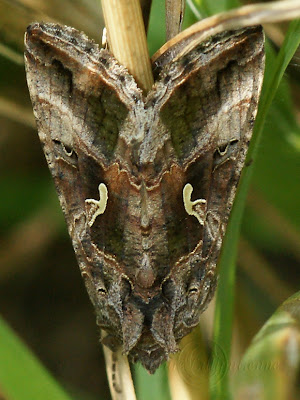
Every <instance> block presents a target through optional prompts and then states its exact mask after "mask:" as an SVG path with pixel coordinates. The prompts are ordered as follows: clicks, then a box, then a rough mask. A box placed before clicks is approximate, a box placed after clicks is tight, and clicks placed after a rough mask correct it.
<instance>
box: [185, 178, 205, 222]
mask: <svg viewBox="0 0 300 400" xmlns="http://www.w3.org/2000/svg"><path fill="white" fill-rule="evenodd" d="M193 190H194V189H193V186H192V185H191V184H190V183H187V184H186V185H185V186H184V188H183V191H182V194H183V205H184V208H185V211H186V212H187V213H188V214H189V215H192V216H194V217H196V218H197V220H198V222H199V224H200V225H204V221H205V216H206V203H207V202H206V200H205V199H198V200H195V201H192V200H191V196H192V192H193Z"/></svg>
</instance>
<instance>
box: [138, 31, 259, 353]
mask: <svg viewBox="0 0 300 400" xmlns="http://www.w3.org/2000/svg"><path fill="white" fill-rule="evenodd" d="M162 57H163V56H162ZM162 64H164V63H162ZM263 72H264V36H263V32H262V28H261V27H253V28H246V29H241V30H238V31H233V32H224V33H222V34H219V35H216V36H214V37H212V38H211V39H210V40H208V41H206V42H204V43H202V44H200V45H198V46H197V47H196V48H194V49H193V50H192V51H190V52H189V53H187V54H186V55H184V56H182V57H179V58H178V59H176V60H174V61H171V62H169V63H168V64H166V65H165V66H164V67H163V68H162V69H161V70H160V71H159V74H158V76H156V85H155V90H153V91H152V92H151V93H150V94H149V95H148V98H147V100H146V106H148V107H151V106H152V107H157V109H158V111H157V113H158V114H159V118H160V123H161V125H162V126H163V127H164V128H165V129H166V130H167V132H168V133H167V134H166V135H164V136H163V135H162V132H163V130H161V132H160V133H159V135H160V140H161V143H160V145H158V146H157V150H156V153H155V154H159V152H162V153H163V154H164V155H167V156H166V159H167V160H168V163H166V165H165V167H162V168H161V170H160V173H161V176H160V180H159V187H160V192H161V199H162V209H163V210H164V216H163V218H164V224H163V226H164V228H165V230H166V236H167V243H168V254H169V261H170V262H169V266H170V272H169V273H168V274H167V276H166V278H165V280H164V282H163V285H162V290H163V292H164V291H165V293H167V295H166V297H168V300H169V305H168V306H166V304H164V305H163V306H162V307H161V308H158V309H157V310H156V311H155V312H154V315H153V320H152V328H151V329H152V332H153V335H154V337H155V338H156V339H157V341H159V340H161V343H164V344H165V348H167V349H169V350H170V349H172V339H171V338H172V334H173V335H174V337H175V341H176V342H178V340H179V339H180V338H181V337H183V336H184V335H186V334H187V333H188V332H189V330H190V329H191V328H192V327H193V326H195V325H196V324H197V323H198V321H199V313H200V312H202V311H204V309H205V308H206V307H207V304H208V303H209V301H210V299H211V297H212V295H213V292H214V289H215V287H216V263H217V260H218V257H219V254H220V249H221V244H222V239H223V236H224V234H225V229H226V225H227V222H228V218H229V214H230V211H231V208H232V204H233V201H234V196H235V193H236V188H237V185H238V182H239V178H240V175H241V170H242V168H243V166H244V162H245V157H246V153H247V150H248V145H249V142H250V139H251V135H252V128H253V124H254V120H255V116H256V112H257V106H258V100H259V95H260V90H261V86H262V80H263ZM150 133H151V130H150ZM150 133H149V135H150ZM151 134H152V135H153V137H151V140H150V138H149V139H148V142H147V143H148V145H147V144H145V148H144V157H145V160H144V162H145V163H146V160H147V161H148V162H150V161H151V162H153V165H154V166H156V170H159V168H158V164H159V162H158V161H159V160H160V159H161V157H162V156H159V157H157V159H155V158H154V156H153V151H151V146H152V145H153V143H154V142H155V135H156V134H157V130H156V131H152V133H151ZM149 154H151V156H149ZM147 157H148V158H147ZM149 157H151V160H150V159H149ZM164 168H167V171H168V172H163V171H164ZM185 185H189V187H190V191H189V192H188V190H186V191H185V189H184V188H187V187H186V186H185ZM190 195H191V197H190ZM185 196H187V198H186V199H185V200H186V204H185V207H184V204H183V201H182V198H184V197H185ZM188 204H189V205H190V208H191V209H190V210H189V209H188V206H187V205H188ZM188 214H189V215H188ZM168 324H170V326H172V329H170V326H169V325H168ZM171 331H172V333H171ZM173 348H174V347H173ZM170 352H171V350H170Z"/></svg>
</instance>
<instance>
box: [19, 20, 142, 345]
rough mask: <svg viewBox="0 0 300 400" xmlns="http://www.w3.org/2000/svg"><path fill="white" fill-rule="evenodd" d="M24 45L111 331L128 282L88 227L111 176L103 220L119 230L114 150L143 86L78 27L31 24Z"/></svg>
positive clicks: (75, 235) (90, 276) (80, 255)
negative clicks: (110, 304)
mask: <svg viewBox="0 0 300 400" xmlns="http://www.w3.org/2000/svg"><path fill="white" fill-rule="evenodd" d="M25 48H26V50H25V65H26V73H27V81H28V86H29V89H30V95H31V100H32V104H33V109H34V114H35V118H36V122H37V128H38V133H39V137H40V140H41V142H42V145H43V149H44V153H45V156H46V159H47V162H48V166H49V168H50V171H51V173H52V175H53V178H54V182H55V186H56V189H57V192H58V195H59V199H60V203H61V206H62V209H63V211H64V215H65V218H66V221H67V225H68V229H69V233H70V236H71V238H72V241H73V246H74V249H75V252H76V256H77V259H78V262H79V265H80V268H81V272H82V276H83V278H84V279H85V283H86V286H87V289H88V292H89V295H90V297H91V300H92V302H93V304H94V306H95V308H96V314H97V318H98V323H99V324H100V326H101V327H104V328H105V327H107V330H108V332H109V329H110V328H111V324H113V320H114V319H113V318H115V319H116V324H117V327H118V328H119V325H120V323H119V316H118V313H121V312H122V310H120V309H119V308H120V307H121V299H119V297H120V286H121V288H122V287H123V286H125V287H126V281H124V282H123V281H122V282H121V283H120V285H118V284H117V283H116V282H115V280H118V281H121V280H122V279H121V276H122V271H120V270H119V267H118V265H117V263H116V260H115V259H114V258H113V257H106V256H105V255H104V253H103V252H102V251H101V250H103V247H105V243H103V241H104V239H103V234H102V236H101V237H100V238H98V239H97V244H99V246H98V247H97V246H95V245H93V244H92V243H93V239H94V238H93V237H91V233H92V232H95V231H96V230H97V229H90V227H89V225H93V224H94V226H95V227H96V225H97V222H98V221H97V218H96V216H97V213H98V210H97V201H96V200H97V199H98V200H99V201H101V199H99V194H100V193H99V185H100V184H102V185H104V187H106V185H107V180H109V179H110V176H111V175H113V176H115V177H116V179H115V180H114V183H115V192H114V190H113V189H112V190H110V192H109V194H108V196H109V202H108V204H107V205H106V204H105V206H106V207H107V209H108V210H109V212H107V213H105V214H104V215H105V221H104V222H103V225H104V226H107V227H110V232H112V235H113V234H114V232H115V231H117V230H118V227H117V226H116V219H115V215H116V214H119V213H120V210H119V207H120V205H119V204H118V202H117V204H116V202H114V201H113V199H114V198H118V196H120V195H122V194H120V193H119V192H118V188H119V187H121V188H122V177H120V176H119V175H118V173H119V169H120V168H119V161H120V159H122V154H119V155H118V156H115V153H114V151H115V149H116V148H117V147H118V146H119V148H121V150H120V151H122V149H123V147H124V145H123V144H122V143H120V142H122V140H121V139H120V132H121V133H122V127H123V125H126V127H127V129H129V130H130V126H131V125H135V120H134V119H133V120H132V117H131V114H132V112H131V111H132V109H133V108H134V107H135V106H136V101H138V99H139V98H140V97H141V91H140V90H138V89H137V86H136V84H135V82H134V80H133V78H132V77H131V76H130V75H129V74H128V72H127V71H126V70H125V69H124V68H123V67H121V66H120V65H119V64H118V63H117V62H116V60H115V59H114V58H113V57H112V56H111V55H110V54H109V53H108V52H107V51H106V50H104V49H101V50H99V48H98V45H96V44H95V43H94V42H93V41H91V40H89V39H88V38H87V37H86V36H85V35H84V34H83V33H80V32H78V31H77V30H76V29H73V28H69V27H66V26H61V25H58V24H39V23H33V24H32V25H30V26H29V27H28V29H27V33H26V35H25ZM126 90H127V92H129V93H130V95H129V96H128V95H127V92H126ZM124 121H127V122H124ZM132 130H133V129H132ZM124 152H126V149H125V150H124ZM116 159H118V160H117V161H116ZM114 161H116V162H114ZM114 174H115V175H114ZM125 186H126V185H124V186H123V189H124V190H125V194H123V195H124V196H125V195H126V187H125ZM110 189H111V186H110ZM114 194H115V196H114ZM106 200H107V199H106ZM93 219H95V221H96V222H95V221H93ZM93 228H94V227H93ZM98 231H99V230H98ZM104 231H105V229H104ZM107 236H108V237H110V236H109V235H108V234H107ZM117 240H119V235H117V239H116V240H115V241H117ZM99 249H100V251H99ZM111 253H113V251H112V252H111ZM103 264H106V266H107V269H108V270H110V271H111V275H112V277H111V282H109V283H108V282H107V281H108V280H109V278H108V276H109V273H107V271H103V268H102V266H103ZM114 272H115V275H114ZM108 285H109V286H110V293H109V296H107V286H108ZM105 296H106V299H104V297H105ZM107 297H109V299H108V300H107ZM102 298H103V301H102ZM112 299H114V300H113V301H115V303H116V304H117V308H118V310H116V311H114V313H113V317H112V313H108V312H107V313H106V312H105V309H106V308H105V306H104V304H103V302H105V304H106V305H107V302H109V301H112ZM125 314H126V313H125ZM137 314H138V312H137ZM125 319H126V318H125ZM136 322H138V317H137V321H136ZM141 328H142V326H141V323H140V326H136V327H135V329H136V330H137V331H141ZM116 332H118V333H119V335H120V339H119V340H122V330H120V329H116V327H115V329H113V334H114V335H115V334H116ZM107 341H108V340H107ZM111 347H113V343H112V345H111Z"/></svg>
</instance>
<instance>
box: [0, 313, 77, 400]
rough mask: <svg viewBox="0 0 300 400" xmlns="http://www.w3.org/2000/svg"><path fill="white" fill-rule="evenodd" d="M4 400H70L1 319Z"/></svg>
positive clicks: (0, 386) (0, 372)
mask: <svg viewBox="0 0 300 400" xmlns="http://www.w3.org/2000/svg"><path fill="white" fill-rule="evenodd" d="M1 392H2V393H3V395H4V396H5V399H7V400H71V397H69V396H68V395H67V393H66V392H65V391H64V389H62V388H61V387H60V386H59V385H58V383H57V382H56V381H55V380H54V378H53V377H52V376H51V375H50V374H49V373H48V372H47V371H46V369H45V367H43V366H42V365H41V364H40V362H39V361H38V360H37V359H36V358H35V356H34V355H33V354H32V353H31V352H30V351H29V350H28V348H27V347H26V346H25V344H24V343H22V342H21V340H20V339H19V338H18V337H17V336H16V335H15V334H14V333H13V331H12V330H11V329H10V328H9V327H8V325H7V324H6V323H5V322H4V321H3V319H1V318H0V393H1Z"/></svg>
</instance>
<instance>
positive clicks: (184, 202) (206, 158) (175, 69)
mask: <svg viewBox="0 0 300 400" xmlns="http://www.w3.org/2000/svg"><path fill="white" fill-rule="evenodd" d="M263 42H264V38H263V32H262V28H261V27H251V28H245V29H240V30H236V31H230V32H229V31H228V32H223V33H220V34H218V35H215V36H213V37H211V38H209V39H208V40H206V41H204V42H203V43H200V44H197V45H195V46H194V47H192V48H191V49H190V50H189V51H188V52H187V53H186V54H185V53H184V54H183V55H180V54H179V52H180V46H179V47H178V49H177V50H176V48H175V49H174V50H173V52H171V53H170V52H166V53H165V54H164V53H163V54H161V56H160V58H159V60H158V61H157V62H155V63H154V65H153V71H154V74H155V84H154V86H153V88H152V90H151V91H150V92H149V93H148V95H147V96H144V95H143V92H142V90H141V89H140V88H139V87H138V86H137V84H136V82H135V80H134V78H133V77H132V76H131V75H130V74H129V73H128V71H127V70H126V69H125V68H124V67H123V66H122V65H120V64H119V63H118V62H117V61H116V59H115V58H114V57H113V56H112V55H111V54H110V53H109V51H108V50H107V49H103V48H102V49H99V47H98V45H97V44H95V43H94V42H93V41H92V40H89V39H88V38H87V37H86V36H85V34H83V33H80V32H78V31H77V30H75V29H73V28H69V27H66V26H61V25H56V24H50V23H49V24H39V23H33V24H32V25H31V26H29V27H28V29H27V32H26V34H25V63H26V72H27V81H28V87H29V91H30V95H31V100H32V104H33V110H34V114H35V118H36V122H37V128H38V132H39V137H40V140H41V142H42V145H43V149H44V152H45V156H46V159H47V162H48V166H49V168H50V171H51V173H52V175H53V178H54V181H55V185H56V189H57V192H58V196H59V199H60V203H61V206H62V209H63V212H64V215H65V218H66V222H67V225H68V230H69V233H70V236H71V239H72V242H73V246H74V250H75V253H76V256H77V259H78V263H79V266H80V270H81V274H82V277H83V279H84V281H85V285H86V287H87V291H88V293H89V296H90V299H91V301H92V303H93V305H94V308H95V312H96V316H97V324H98V325H99V327H100V328H101V329H102V330H104V331H106V334H107V335H106V337H105V338H104V339H102V341H103V343H104V344H105V345H107V346H108V347H109V348H110V349H112V350H115V349H117V348H118V347H119V346H122V349H123V352H124V353H125V354H127V355H128V356H129V357H130V359H131V360H133V361H140V362H141V363H142V365H143V366H144V367H145V368H146V369H147V370H148V371H150V372H151V373H152V372H154V371H155V370H156V368H157V367H158V366H159V365H160V364H161V363H162V362H163V361H164V360H167V359H168V357H169V354H171V353H174V352H176V351H177V350H178V344H179V341H180V339H181V338H182V337H184V336H185V335H187V334H188V333H189V332H190V331H191V330H192V329H193V328H194V327H195V326H196V325H197V324H198V322H199V314H200V313H201V312H203V310H205V308H206V307H207V305H208V303H209V301H210V300H211V298H212V296H213V294H214V291H215V288H216V282H217V273H216V264H217V260H218V256H219V253H220V249H221V244H222V238H223V236H224V233H225V229H226V224H227V221H228V217H229V214H230V210H231V208H232V204H233V201H234V196H235V192H236V187H237V184H238V181H239V177H240V174H241V170H242V168H243V165H244V161H245V156H246V152H247V148H248V145H249V141H250V138H251V133H252V127H253V123H254V119H255V115H256V112H257V103H258V99H259V94H260V89H261V84H262V78H263V70H264V47H263ZM170 54H171V55H170Z"/></svg>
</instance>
